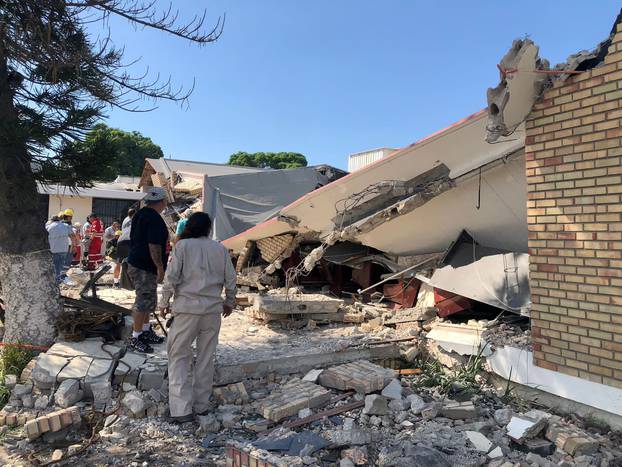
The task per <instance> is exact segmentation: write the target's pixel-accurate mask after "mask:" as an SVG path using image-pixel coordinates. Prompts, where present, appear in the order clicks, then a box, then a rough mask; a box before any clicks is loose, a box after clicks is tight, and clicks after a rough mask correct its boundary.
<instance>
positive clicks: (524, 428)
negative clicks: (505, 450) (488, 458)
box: [507, 414, 547, 443]
mask: <svg viewBox="0 0 622 467" xmlns="http://www.w3.org/2000/svg"><path fill="white" fill-rule="evenodd" d="M546 424H547V418H546V417H528V416H527V415H526V414H525V415H522V416H518V415H516V416H513V417H512V418H511V419H510V423H509V424H508V426H507V431H508V436H509V437H510V438H511V439H512V440H513V441H515V442H517V443H522V442H523V441H524V440H526V439H529V438H535V437H536V436H538V435H539V434H540V433H541V432H542V430H544V428H545V427H546Z"/></svg>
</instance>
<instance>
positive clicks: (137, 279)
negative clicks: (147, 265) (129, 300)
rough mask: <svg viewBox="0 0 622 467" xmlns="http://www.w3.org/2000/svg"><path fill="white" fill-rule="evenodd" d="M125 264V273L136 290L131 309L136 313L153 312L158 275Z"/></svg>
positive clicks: (155, 303)
mask: <svg viewBox="0 0 622 467" xmlns="http://www.w3.org/2000/svg"><path fill="white" fill-rule="evenodd" d="M127 266H128V269H127V273H128V274H129V276H130V279H132V283H133V284H134V289H135V290H136V300H134V306H133V307H132V310H133V311H136V312H138V313H152V312H154V311H155V309H156V307H157V306H158V276H157V275H155V274H153V273H151V272H149V271H145V270H144V269H138V268H135V267H134V266H132V265H131V264H128V265H127Z"/></svg>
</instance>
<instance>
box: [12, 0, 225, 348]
mask: <svg viewBox="0 0 622 467" xmlns="http://www.w3.org/2000/svg"><path fill="white" fill-rule="evenodd" d="M112 16H117V17H120V18H123V19H125V20H127V21H129V22H130V23H133V24H134V25H136V26H138V27H139V28H151V29H156V30H160V31H162V32H164V33H168V34H171V35H173V36H175V37H177V38H181V39H183V40H188V41H190V42H193V43H196V44H199V45H201V44H207V43H210V42H213V41H215V40H217V39H218V37H219V36H220V34H221V32H222V26H223V24H224V18H223V21H221V19H220V18H218V21H217V22H216V24H215V25H214V26H213V27H212V28H210V29H209V30H206V29H205V27H204V24H205V13H203V15H202V16H197V17H195V18H193V19H192V20H191V21H189V22H187V23H181V22H179V21H178V14H177V13H176V12H174V11H172V10H171V9H170V8H169V9H168V10H162V11H160V10H158V9H157V7H156V6H155V2H149V1H148V2H146V3H144V2H140V1H135V0H74V1H67V0H0V283H1V285H2V295H3V296H4V303H5V308H6V322H5V335H4V340H5V341H6V342H16V341H20V342H23V343H29V344H38V345H45V344H47V343H50V342H51V341H52V340H53V339H54V333H55V329H54V324H55V319H56V317H57V316H58V313H59V312H60V309H61V306H62V304H61V299H60V297H59V292H58V288H57V287H56V285H55V284H54V279H53V272H52V262H51V256H50V252H49V246H48V243H47V235H46V232H45V230H44V221H45V220H44V219H41V218H40V217H38V203H39V201H38V195H37V183H44V184H46V183H47V184H50V183H62V184H64V185H69V186H73V187H76V186H88V185H89V183H90V181H91V179H92V167H89V164H87V163H84V158H83V157H82V154H81V153H80V150H76V149H72V148H75V147H78V148H79V145H77V146H76V145H72V144H71V143H72V142H74V141H76V140H80V139H81V138H82V137H83V136H84V134H85V132H86V131H88V130H89V129H90V128H92V127H93V125H94V124H95V123H96V122H97V121H98V119H100V118H101V117H102V116H103V115H104V111H105V110H106V109H109V108H111V107H116V108H121V109H125V110H128V111H138V110H141V111H144V110H148V109H146V108H145V107H144V106H145V102H153V101H157V100H160V99H166V100H172V101H177V102H180V103H183V102H185V101H186V99H187V98H188V96H189V94H190V92H191V91H192V89H190V90H184V89H182V88H175V87H173V85H172V83H171V81H170V80H166V81H160V80H158V79H155V80H150V79H149V78H148V77H146V76H132V75H131V73H129V71H128V67H127V66H126V64H125V62H124V58H123V49H122V48H116V47H115V46H114V45H113V44H112V40H111V39H112V38H111V37H110V35H109V34H108V35H107V36H104V37H101V38H97V36H94V35H92V33H89V31H92V30H94V26H95V25H97V24H99V25H100V26H102V29H104V30H106V29H107V28H106V26H107V22H108V20H109V18H110V17H112Z"/></svg>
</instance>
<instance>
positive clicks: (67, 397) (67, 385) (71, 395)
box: [54, 379, 83, 408]
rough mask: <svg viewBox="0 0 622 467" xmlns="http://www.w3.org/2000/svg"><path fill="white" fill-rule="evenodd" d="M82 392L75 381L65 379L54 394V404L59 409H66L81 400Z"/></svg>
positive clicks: (78, 383)
mask: <svg viewBox="0 0 622 467" xmlns="http://www.w3.org/2000/svg"><path fill="white" fill-rule="evenodd" d="M82 396H83V393H82V390H81V389H80V382H79V381H78V380H77V379H66V380H65V381H63V382H62V383H60V385H59V386H58V389H57V390H56V392H55V393H54V402H55V403H56V405H58V406H59V407H63V408H67V407H70V406H72V405H74V404H75V403H76V402H78V401H80V400H82Z"/></svg>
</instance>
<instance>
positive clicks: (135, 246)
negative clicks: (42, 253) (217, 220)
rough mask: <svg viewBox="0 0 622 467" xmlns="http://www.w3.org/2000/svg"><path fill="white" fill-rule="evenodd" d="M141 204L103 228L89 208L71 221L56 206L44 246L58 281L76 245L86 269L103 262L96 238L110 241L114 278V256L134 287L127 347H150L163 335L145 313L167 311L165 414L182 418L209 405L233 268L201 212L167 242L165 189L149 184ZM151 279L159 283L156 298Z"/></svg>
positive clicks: (233, 291)
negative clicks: (79, 220) (80, 221)
mask: <svg viewBox="0 0 622 467" xmlns="http://www.w3.org/2000/svg"><path fill="white" fill-rule="evenodd" d="M143 205H144V206H143V207H142V208H141V209H139V210H138V211H134V210H133V209H130V210H129V212H128V216H127V217H126V218H125V219H124V220H123V222H122V224H121V225H120V226H119V223H118V222H115V223H113V224H112V225H111V226H109V227H108V228H107V229H104V226H103V223H102V222H101V220H100V219H99V218H98V217H97V216H96V215H94V214H92V215H91V216H89V217H88V219H87V222H86V223H85V225H84V226H76V225H72V219H73V212H69V211H70V210H67V211H64V212H63V213H62V216H60V215H59V216H58V218H54V219H52V220H51V221H50V222H49V223H48V225H47V230H48V234H49V241H50V249H51V251H52V254H53V257H54V268H55V273H56V275H57V281H59V282H60V281H62V280H65V276H64V274H65V273H64V272H63V271H66V268H67V267H68V265H69V264H71V260H72V259H73V258H74V255H76V254H77V257H78V258H79V259H82V257H83V255H82V254H81V253H80V252H79V251H78V250H79V249H82V251H86V252H88V253H87V266H86V267H87V269H94V268H95V267H97V266H98V265H99V264H100V263H101V262H102V261H103V258H104V253H103V245H107V246H109V247H111V250H109V251H111V254H110V255H109V256H112V257H113V259H115V261H116V265H115V270H114V282H115V284H118V283H119V277H120V274H121V269H122V267H121V266H122V263H123V262H126V263H127V276H129V279H130V281H131V283H132V286H133V288H134V289H135V292H136V298H135V301H134V305H133V307H132V318H133V327H132V334H131V336H130V337H129V339H128V342H127V349H128V350H130V351H134V352H140V353H151V352H153V347H152V346H153V345H154V344H161V343H163V342H164V341H165V338H164V337H163V336H160V335H159V334H157V333H156V332H155V330H154V329H153V328H152V327H151V324H150V319H149V318H150V315H151V313H155V312H156V310H159V312H160V314H161V315H162V317H163V318H165V317H168V316H169V315H172V318H171V319H169V320H168V326H169V330H168V340H167V351H168V378H169V406H170V418H171V421H173V422H178V423H183V422H188V421H191V420H192V419H193V418H194V415H196V414H198V415H204V414H206V413H207V412H208V411H209V409H210V398H211V393H212V383H213V378H214V360H215V352H216V346H217V344H218V334H219V332H220V325H221V317H227V316H229V315H230V314H231V313H232V311H233V308H234V305H235V295H236V272H235V269H234V267H233V264H232V262H231V258H230V256H229V252H228V251H227V249H226V248H225V247H224V246H223V245H222V244H220V243H218V242H217V241H214V240H212V239H210V232H211V226H212V223H211V219H210V217H209V216H208V215H207V214H205V213H203V212H196V213H193V214H191V211H187V212H186V213H185V215H184V218H183V219H182V220H181V221H180V222H179V223H178V226H177V230H176V232H175V233H176V235H175V243H174V245H173V244H172V242H171V241H169V229H168V227H167V225H166V223H165V222H164V220H163V218H162V216H161V213H162V212H163V210H164V209H165V208H166V206H167V198H166V192H165V191H164V190H163V189H162V188H158V187H152V188H150V189H149V190H148V191H147V193H146V195H145V197H144V199H143ZM59 214H61V213H59ZM190 214H191V215H190ZM119 227H120V230H119ZM87 239H88V242H86V241H85V240H87ZM169 257H170V258H169ZM158 284H162V290H161V297H160V300H159V301H158ZM223 289H224V292H225V294H224V295H225V296H224V299H223V297H222V292H223ZM195 340H196V362H195V364H194V369H193V374H191V373H190V370H191V368H192V363H193V359H194V355H193V349H192V344H193V342H194V341H195Z"/></svg>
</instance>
